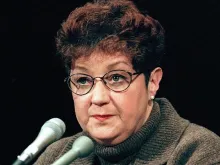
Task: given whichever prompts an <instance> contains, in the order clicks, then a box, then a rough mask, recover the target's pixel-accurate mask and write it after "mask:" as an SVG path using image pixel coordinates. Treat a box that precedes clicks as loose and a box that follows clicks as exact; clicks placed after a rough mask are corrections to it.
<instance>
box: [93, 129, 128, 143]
mask: <svg viewBox="0 0 220 165" xmlns="http://www.w3.org/2000/svg"><path fill="white" fill-rule="evenodd" d="M89 135H90V136H91V137H92V138H93V139H94V140H95V141H96V142H97V143H99V144H103V145H106V146H113V145H117V144H119V143H121V142H122V141H124V140H125V139H126V138H125V137H121V136H119V134H112V133H109V134H108V133H106V132H105V133H103V132H101V133H100V132H99V133H98V132H96V133H94V132H93V133H89Z"/></svg>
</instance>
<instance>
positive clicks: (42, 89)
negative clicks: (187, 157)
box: [0, 0, 220, 165]
mask: <svg viewBox="0 0 220 165" xmlns="http://www.w3.org/2000/svg"><path fill="white" fill-rule="evenodd" d="M218 1H219V0H206V1H204V0H191V1H190V0H185V1H174V0H166V1H165V0H139V1H135V2H136V3H137V5H138V7H139V8H140V9H145V10H148V12H149V14H150V15H151V16H152V17H154V18H156V19H157V20H159V22H160V23H161V24H162V25H163V26H164V28H165V30H166V37H167V38H166V49H167V54H166V56H165V58H164V62H163V69H164V77H163V80H162V82H161V85H160V90H159V92H158V94H157V96H158V97H166V98H168V99H169V100H170V101H171V102H172V103H173V105H174V107H175V108H176V110H177V111H178V113H179V114H180V115H181V116H183V117H185V118H187V119H189V120H190V121H191V122H194V123H197V124H199V125H202V126H204V127H206V128H208V129H210V130H212V131H213V132H215V133H216V134H218V135H220V127H219V125H220V124H219V123H220V122H219V110H220V108H219V102H220V101H219V91H220V90H219V89H220V87H219V82H220V81H219V75H220V69H219V65H220V64H219V57H218V56H219V55H220V23H219V22H220V5H219V4H220V3H219V2H218ZM85 2H87V1H85V0H72V1H67V0H62V1H61V0H32V1H29V2H25V1H8V2H7V4H1V5H0V6H1V13H0V15H1V17H0V18H1V20H0V21H1V25H0V30H1V31H0V32H1V33H0V35H1V37H0V44H1V50H0V51H1V55H0V59H1V61H0V63H1V92H0V93H1V94H0V95H1V106H0V108H1V113H0V114H1V123H0V126H1V129H0V131H1V134H0V137H1V141H0V143H1V144H0V151H1V158H0V165H7V164H12V162H13V161H14V160H15V159H16V157H17V155H19V154H21V152H22V151H23V150H24V149H25V148H26V147H27V146H28V145H29V144H30V143H31V142H33V140H34V139H35V138H36V136H37V134H38V133H39V130H40V127H41V126H42V125H43V124H44V122H46V121H47V120H49V119H50V118H53V117H58V118H61V119H62V120H63V121H64V122H65V123H66V126H67V130H66V133H65V134H64V136H70V135H72V134H74V133H76V132H78V131H80V130H81V129H80V128H79V125H78V124H77V122H76V119H75V116H74V108H73V102H72V98H71V93H70V92H69V91H68V89H67V86H66V84H65V83H64V82H63V79H64V78H65V76H66V74H65V72H64V69H63V67H62V65H61V62H60V60H59V59H58V58H57V57H55V43H54V37H55V35H56V32H57V30H58V29H59V28H60V24H61V22H62V21H63V20H64V19H65V18H66V17H67V16H68V14H69V13H70V11H71V10H73V9H74V8H75V7H77V6H80V5H82V4H84V3H85Z"/></svg>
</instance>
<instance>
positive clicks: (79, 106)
mask: <svg viewBox="0 0 220 165" xmlns="http://www.w3.org/2000/svg"><path fill="white" fill-rule="evenodd" d="M73 100H74V107H75V114H76V118H77V120H78V122H79V124H80V126H81V127H82V129H84V128H85V125H86V124H87V122H88V119H89V116H88V109H89V106H90V102H89V99H87V98H84V97H82V96H80V97H77V96H76V97H75V96H74V97H73Z"/></svg>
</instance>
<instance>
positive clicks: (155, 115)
mask: <svg viewBox="0 0 220 165" xmlns="http://www.w3.org/2000/svg"><path fill="white" fill-rule="evenodd" d="M159 120H160V108H159V105H158V104H157V102H154V105H153V109H152V111H151V114H150V116H149V118H148V120H147V121H146V122H145V124H144V125H143V126H142V127H141V129H140V130H139V131H137V132H136V133H134V134H133V135H131V136H130V137H129V138H128V139H126V140H125V141H123V142H122V143H120V144H118V145H115V146H104V145H101V144H99V143H96V142H95V151H94V153H95V154H96V155H97V156H98V158H99V160H100V161H101V162H102V164H103V163H104V162H105V164H107V162H109V163H110V162H111V163H116V162H120V164H127V163H128V162H130V161H131V159H132V157H133V156H134V155H135V153H137V152H138V151H139V150H140V148H141V146H142V145H143V143H144V142H145V141H146V139H147V138H148V137H149V136H150V135H151V133H152V132H153V131H154V130H155V128H156V127H157V125H158V123H159ZM122 162H124V163H122Z"/></svg>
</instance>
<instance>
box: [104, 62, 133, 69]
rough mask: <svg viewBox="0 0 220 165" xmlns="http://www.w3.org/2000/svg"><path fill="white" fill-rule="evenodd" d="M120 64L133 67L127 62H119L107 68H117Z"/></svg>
mask: <svg viewBox="0 0 220 165" xmlns="http://www.w3.org/2000/svg"><path fill="white" fill-rule="evenodd" d="M119 64H125V65H127V66H129V67H131V65H130V64H129V63H127V62H125V61H117V62H115V63H112V64H110V65H108V66H107V68H108V69H112V68H113V67H115V66H117V65H119Z"/></svg>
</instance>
